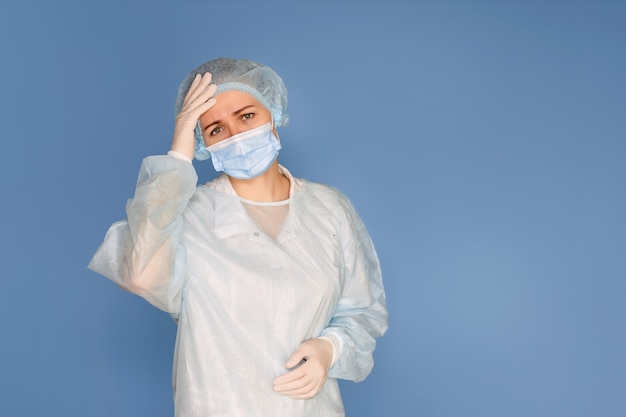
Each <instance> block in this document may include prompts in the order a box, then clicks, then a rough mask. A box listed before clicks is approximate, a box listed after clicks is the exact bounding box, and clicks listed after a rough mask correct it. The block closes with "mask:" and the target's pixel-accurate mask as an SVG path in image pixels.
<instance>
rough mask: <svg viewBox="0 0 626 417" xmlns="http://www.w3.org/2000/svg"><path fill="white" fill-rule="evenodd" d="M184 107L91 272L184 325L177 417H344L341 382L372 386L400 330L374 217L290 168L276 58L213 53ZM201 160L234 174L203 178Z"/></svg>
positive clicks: (189, 84) (182, 99) (182, 100)
mask: <svg viewBox="0 0 626 417" xmlns="http://www.w3.org/2000/svg"><path fill="white" fill-rule="evenodd" d="M176 111H177V117H176V126H175V129H174V138H173V141H172V147H171V150H170V151H169V152H168V154H167V155H162V156H151V157H147V158H146V159H145V160H144V161H143V164H142V167H141V170H140V173H139V178H138V181H137V189H136V192H135V195H134V198H133V199H131V200H129V202H128V204H127V216H128V218H127V220H124V221H120V222H117V223H114V224H113V225H112V226H111V228H110V229H109V231H108V232H107V235H106V237H105V240H104V242H103V244H102V245H101V246H100V248H98V251H97V252H96V254H95V255H94V257H93V259H92V261H91V263H90V265H89V268H90V269H92V270H94V271H96V272H98V273H100V274H102V275H104V276H106V277H108V278H109V279H111V280H113V281H114V282H115V283H117V284H118V285H120V286H122V287H123V288H125V289H127V290H129V291H131V292H133V293H135V294H138V295H140V296H142V297H144V298H145V299H146V300H147V301H149V302H150V303H151V304H153V305H154V306H156V307H158V308H160V309H162V310H164V311H166V312H168V313H170V314H171V315H172V316H173V317H174V318H175V320H177V323H178V334H177V338H176V350H175V357H174V370H173V388H174V401H175V409H176V416H185V417H191V416H198V417H200V416H201V417H207V416H268V417H270V416H271V417H277V416H289V417H296V416H311V417H313V416H325V417H328V416H343V415H344V410H343V405H342V401H341V397H340V393H339V388H338V384H337V381H336V378H343V379H350V380H354V381H360V380H363V379H364V378H365V377H366V376H367V375H368V374H369V372H370V371H371V368H372V366H373V359H372V352H373V351H374V347H375V344H376V342H375V338H376V337H379V336H381V335H382V334H383V333H384V332H385V330H386V328H387V310H386V305H385V294H384V290H383V286H382V279H381V275H380V268H379V264H378V259H377V256H376V253H375V250H374V246H373V244H372V242H371V239H370V237H369V235H368V233H367V231H366V229H365V226H364V225H363V223H362V221H361V219H360V218H359V216H358V214H357V213H356V212H355V210H354V208H353V207H352V205H351V204H350V202H349V201H348V199H347V198H346V197H345V196H344V195H342V194H341V193H340V192H338V191H337V190H335V189H333V188H331V187H328V186H325V185H321V184H316V183H313V182H309V181H306V180H303V179H297V178H294V177H292V175H291V174H290V173H289V171H288V170H287V169H286V168H284V167H283V166H281V165H279V164H278V160H277V155H278V151H279V149H280V141H279V140H278V133H277V130H276V128H277V127H280V126H284V125H285V124H286V123H287V121H288V115H287V92H286V89H285V86H284V84H283V82H282V80H281V79H280V77H279V76H278V75H277V74H276V73H275V72H274V71H273V70H271V69H270V68H269V67H267V66H264V65H261V64H258V63H255V62H253V61H249V60H234V59H226V58H221V59H216V60H213V61H209V62H207V63H205V64H203V65H201V66H200V67H198V68H197V69H195V70H194V71H192V72H191V73H190V74H189V75H188V76H187V78H186V79H185V80H184V81H183V82H182V84H181V86H180V88H179V91H178V98H177V104H176ZM194 156H195V157H196V158H197V159H207V158H209V157H210V158H211V159H212V162H213V166H214V167H215V169H216V170H218V171H223V173H222V174H221V175H220V176H219V177H218V178H216V179H215V180H213V181H211V182H209V183H207V184H205V185H200V186H198V185H197V176H196V172H195V170H194V168H193V165H192V164H191V160H192V158H193V157H194Z"/></svg>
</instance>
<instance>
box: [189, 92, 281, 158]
mask: <svg viewBox="0 0 626 417" xmlns="http://www.w3.org/2000/svg"><path fill="white" fill-rule="evenodd" d="M215 99H216V103H215V105H214V106H213V107H211V108H210V109H209V110H207V111H206V112H205V113H204V114H202V116H200V127H201V128H202V136H203V137H204V143H205V144H206V146H211V145H214V144H216V143H217V142H220V141H222V140H224V139H227V138H229V137H231V136H233V135H236V134H237V133H241V132H245V131H246V130H250V129H254V128H255V127H259V126H262V125H264V124H266V123H270V122H271V121H272V115H271V113H270V112H269V110H267V109H266V108H265V107H263V106H262V105H261V103H259V101H258V100H257V99H255V98H254V97H252V96H251V95H250V94H247V93H244V92H241V91H224V92H223V93H220V94H218V95H216V96H215Z"/></svg>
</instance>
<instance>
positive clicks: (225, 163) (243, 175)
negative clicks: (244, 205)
mask: <svg viewBox="0 0 626 417" xmlns="http://www.w3.org/2000/svg"><path fill="white" fill-rule="evenodd" d="M206 149H207V150H208V151H209V152H210V153H211V160H212V161H213V167H214V168H215V170H216V171H223V172H225V173H226V174H228V175H230V176H231V177H233V178H237V179H240V180H247V179H250V178H254V177H257V176H259V175H261V174H263V173H264V172H265V171H267V170H268V168H269V167H270V165H272V162H274V160H275V159H276V157H277V156H278V151H279V150H280V142H279V141H278V139H277V138H276V136H274V134H273V132H272V123H266V124H264V125H262V126H259V127H256V128H254V129H250V130H247V131H245V132H242V133H238V134H236V135H234V136H231V137H229V138H228V139H224V140H223V141H220V142H217V143H216V144H214V145H211V146H209V147H207V148H206Z"/></svg>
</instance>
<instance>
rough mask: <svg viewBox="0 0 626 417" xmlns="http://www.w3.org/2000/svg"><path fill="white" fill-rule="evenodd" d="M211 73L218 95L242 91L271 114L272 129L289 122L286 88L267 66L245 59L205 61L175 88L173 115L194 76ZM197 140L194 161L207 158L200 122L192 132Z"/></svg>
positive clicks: (178, 110) (179, 107) (178, 109)
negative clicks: (176, 92) (176, 91)
mask: <svg viewBox="0 0 626 417" xmlns="http://www.w3.org/2000/svg"><path fill="white" fill-rule="evenodd" d="M206 72H210V73H211V74H212V79H211V82H212V83H213V84H216V85H217V93H216V94H219V93H222V92H224V91H232V90H236V91H242V92H244V93H248V94H250V95H251V96H252V97H254V98H255V99H257V100H258V101H259V103H261V105H263V107H265V108H266V109H267V110H269V112H270V113H271V114H272V118H273V120H274V126H276V127H281V126H286V125H287V123H288V122H289V114H288V113H287V88H286V87H285V84H284V83H283V80H282V79H281V78H280V77H279V76H278V74H276V72H274V70H272V69H271V68H270V67H268V66H266V65H263V64H260V63H258V62H254V61H250V60H248V59H232V58H218V59H214V60H212V61H209V62H205V63H204V64H202V65H200V66H199V67H198V68H196V69H194V70H193V71H191V72H190V73H189V75H187V77H186V78H185V79H184V80H183V82H182V83H181V84H180V86H179V87H178V95H177V97H176V115H178V113H179V112H180V110H181V108H182V106H183V100H184V99H185V96H186V95H187V91H188V90H189V87H190V86H191V83H192V81H193V79H194V77H195V76H196V74H204V73H206ZM194 134H195V137H196V158H197V159H208V158H210V153H209V152H208V151H207V150H206V146H205V144H204V139H203V138H202V129H201V128H200V122H199V121H198V124H197V125H196V129H195V130H194Z"/></svg>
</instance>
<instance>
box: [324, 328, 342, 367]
mask: <svg viewBox="0 0 626 417" xmlns="http://www.w3.org/2000/svg"><path fill="white" fill-rule="evenodd" d="M319 339H326V340H328V341H329V342H330V343H332V345H333V359H332V361H331V363H330V366H333V365H334V364H335V362H336V361H337V358H338V357H339V354H340V353H341V349H342V348H343V342H342V341H341V338H339V336H337V335H335V334H332V333H326V334H325V335H324V336H320V337H319Z"/></svg>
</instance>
